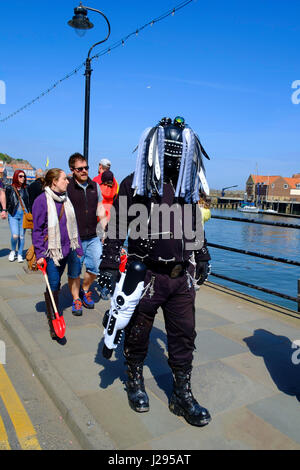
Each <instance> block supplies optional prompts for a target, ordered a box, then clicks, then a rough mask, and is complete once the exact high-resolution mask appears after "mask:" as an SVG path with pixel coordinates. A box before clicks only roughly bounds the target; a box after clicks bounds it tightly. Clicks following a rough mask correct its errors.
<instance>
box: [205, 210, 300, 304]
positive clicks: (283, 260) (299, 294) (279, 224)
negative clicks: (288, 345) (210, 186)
mask: <svg viewBox="0 0 300 470" xmlns="http://www.w3.org/2000/svg"><path fill="white" fill-rule="evenodd" d="M211 218H212V219H223V220H232V221H235V222H248V223H252V224H260V225H273V226H275V227H284V228H294V229H297V230H300V225H296V224H287V223H283V222H268V221H261V220H253V219H245V218H240V217H225V216H219V215H212V216H211ZM207 246H209V247H212V248H218V249H220V250H227V251H233V252H235V253H242V254H244V255H248V256H254V257H256V258H264V259H267V260H272V261H275V262H277V263H285V264H291V265H293V266H300V262H299V261H295V260H289V259H286V258H278V257H275V256H270V255H266V254H263V253H256V252H254V251H248V250H241V249H238V248H233V247H230V246H225V245H219V244H216V243H207ZM211 276H215V277H217V278H220V279H224V280H225V281H230V282H234V283H236V284H240V285H242V286H245V287H249V288H251V289H256V290H259V291H261V292H265V293H267V294H271V295H275V296H277V297H281V298H283V299H287V300H291V301H292V302H296V303H297V311H298V313H300V279H298V280H297V297H292V296H290V295H287V294H283V293H282V292H278V291H274V290H272V289H266V288H265V287H261V286H257V285H255V284H250V283H248V282H244V281H241V280H238V279H233V278H231V277H228V276H223V275H222V274H217V273H214V272H212V273H211Z"/></svg>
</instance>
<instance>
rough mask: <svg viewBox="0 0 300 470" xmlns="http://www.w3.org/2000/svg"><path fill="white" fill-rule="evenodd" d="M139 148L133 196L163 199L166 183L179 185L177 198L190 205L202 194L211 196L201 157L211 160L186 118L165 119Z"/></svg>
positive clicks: (150, 130) (149, 131)
mask: <svg viewBox="0 0 300 470" xmlns="http://www.w3.org/2000/svg"><path fill="white" fill-rule="evenodd" d="M137 148H138V157H137V163H136V170H135V173H134V179H133V183H132V188H133V189H134V194H138V195H141V196H148V197H151V195H153V194H155V193H156V194H158V195H160V196H162V194H163V183H164V182H169V181H170V180H171V181H172V183H173V184H174V185H176V190H175V197H176V198H184V200H185V201H186V202H188V203H190V202H197V201H198V200H199V193H200V191H201V190H203V189H204V191H205V192H206V193H207V190H208V192H209V188H208V185H207V181H206V179H205V169H204V165H203V158H202V155H204V156H206V157H207V158H209V157H208V156H207V154H206V153H205V151H204V149H203V147H202V146H201V144H200V141H199V138H198V136H197V135H196V134H194V132H193V130H192V129H191V128H190V127H189V126H187V125H186V124H185V121H184V119H183V118H181V117H179V116H177V117H176V118H175V119H174V121H173V122H172V120H171V119H170V118H163V119H161V120H160V122H159V124H158V125H157V126H155V127H153V128H147V129H145V131H144V132H143V134H142V136H141V139H140V142H139V145H138V147H137Z"/></svg>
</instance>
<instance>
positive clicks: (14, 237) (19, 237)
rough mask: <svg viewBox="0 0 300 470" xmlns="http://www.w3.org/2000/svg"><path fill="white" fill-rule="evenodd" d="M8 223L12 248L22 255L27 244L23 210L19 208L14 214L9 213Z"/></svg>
mask: <svg viewBox="0 0 300 470" xmlns="http://www.w3.org/2000/svg"><path fill="white" fill-rule="evenodd" d="M8 223H9V228H10V232H11V249H12V251H17V243H18V254H19V255H22V253H23V250H24V244H25V229H24V228H23V211H22V209H21V210H18V211H17V212H16V213H15V215H14V216H12V215H10V214H8Z"/></svg>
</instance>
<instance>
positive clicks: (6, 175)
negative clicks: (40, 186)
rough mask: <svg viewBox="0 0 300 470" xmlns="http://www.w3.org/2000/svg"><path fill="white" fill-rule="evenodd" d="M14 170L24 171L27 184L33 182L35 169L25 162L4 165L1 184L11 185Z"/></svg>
mask: <svg viewBox="0 0 300 470" xmlns="http://www.w3.org/2000/svg"><path fill="white" fill-rule="evenodd" d="M16 170H22V171H24V173H25V175H26V178H27V183H28V184H29V183H31V182H32V181H34V180H35V171H36V169H35V168H34V167H32V166H31V165H30V164H29V163H27V162H16V161H14V162H13V163H9V164H7V165H5V167H4V170H3V182H4V183H5V184H6V185H8V184H11V183H12V179H13V175H14V172H15V171H16Z"/></svg>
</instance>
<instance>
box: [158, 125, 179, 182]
mask: <svg viewBox="0 0 300 470" xmlns="http://www.w3.org/2000/svg"><path fill="white" fill-rule="evenodd" d="M164 119H165V118H164ZM164 119H163V120H162V121H160V125H161V124H162V123H164V122H165V121H164ZM170 121H171V119H168V120H167V123H166V124H165V125H163V127H164V131H165V152H164V180H165V181H168V180H170V179H171V180H177V178H178V175H179V170H180V165H181V157H182V150H183V143H182V142H183V139H182V132H183V129H184V128H185V124H184V119H183V118H179V117H177V118H175V119H174V122H173V123H172V121H171V122H170Z"/></svg>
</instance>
